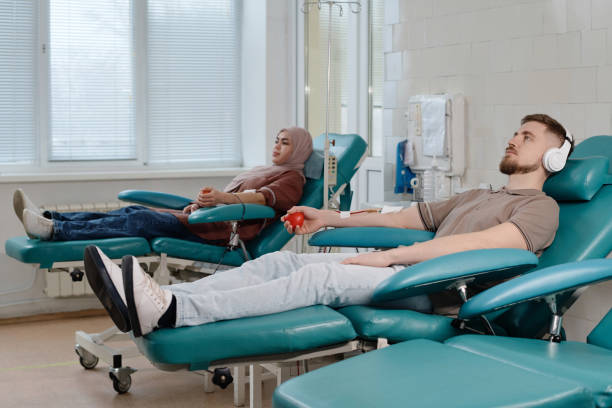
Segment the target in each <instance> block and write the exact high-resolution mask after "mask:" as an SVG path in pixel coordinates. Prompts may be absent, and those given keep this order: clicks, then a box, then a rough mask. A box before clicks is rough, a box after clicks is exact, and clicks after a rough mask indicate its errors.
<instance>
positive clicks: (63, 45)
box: [49, 0, 136, 161]
mask: <svg viewBox="0 0 612 408" xmlns="http://www.w3.org/2000/svg"><path fill="white" fill-rule="evenodd" d="M49 13H50V16H49V35H50V40H49V43H50V44H49V55H50V59H49V87H50V97H49V98H50V100H49V102H50V121H49V123H50V125H49V128H50V129H49V130H50V135H49V160H56V161H58V160H66V161H71V160H118V159H119V160H120V159H134V158H136V148H135V138H134V113H133V112H134V107H133V92H132V77H133V68H132V66H133V63H132V38H133V36H132V7H131V1H127V0H96V1H95V2H93V1H82V0H50V1H49Z"/></svg>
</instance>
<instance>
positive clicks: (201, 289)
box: [164, 251, 355, 295]
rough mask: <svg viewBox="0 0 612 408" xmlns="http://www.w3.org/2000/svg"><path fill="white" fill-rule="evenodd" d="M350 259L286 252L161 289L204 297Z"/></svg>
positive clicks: (279, 252) (338, 256)
mask: <svg viewBox="0 0 612 408" xmlns="http://www.w3.org/2000/svg"><path fill="white" fill-rule="evenodd" d="M354 255H355V254H351V253H342V254H338V253H334V254H296V253H294V252H289V251H277V252H272V253H270V254H266V255H263V256H260V257H259V258H257V259H254V260H252V261H248V262H245V263H244V264H242V266H239V267H237V268H233V269H229V270H226V271H219V272H217V273H215V274H214V275H211V276H207V277H204V278H202V279H199V280H197V281H195V282H186V283H179V284H176V285H170V286H164V289H168V290H169V291H171V292H172V293H174V294H182V295H191V294H204V293H207V292H208V291H211V290H216V291H226V290H231V289H238V288H243V287H247V286H255V285H260V284H262V283H264V282H267V281H270V280H273V279H278V278H281V277H284V276H287V275H289V274H291V273H293V272H295V271H297V270H298V269H300V268H302V267H303V266H306V265H308V264H312V263H323V262H340V261H342V260H343V259H344V258H347V257H349V256H354Z"/></svg>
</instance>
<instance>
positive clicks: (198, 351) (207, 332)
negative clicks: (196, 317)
mask: <svg viewBox="0 0 612 408" xmlns="http://www.w3.org/2000/svg"><path fill="white" fill-rule="evenodd" d="M355 337H356V333H355V331H354V330H353V327H352V326H351V323H350V322H349V321H348V319H346V318H345V317H344V316H342V315H341V314H340V313H337V312H335V311H334V310H332V309H330V308H328V307H326V306H320V305H319V306H311V307H307V308H302V309H296V310H291V311H288V312H283V313H277V314H272V315H266V316H257V317H248V318H243V319H236V320H227V321H222V322H216V323H209V324H203V325H200V326H192V327H180V328H176V329H161V330H156V331H154V332H152V333H150V334H148V335H146V336H144V337H140V338H138V339H136V343H137V344H138V346H139V348H140V350H141V351H142V352H143V354H145V355H146V356H147V357H148V358H149V359H150V360H151V361H154V362H155V363H157V364H169V365H175V364H178V365H189V369H190V370H203V369H207V368H208V367H209V366H210V365H211V363H213V362H214V361H219V360H225V359H231V358H241V359H244V357H251V356H252V357H255V356H264V355H272V354H285V353H295V352H300V351H304V350H310V349H314V348H317V347H327V346H330V345H333V344H338V343H344V342H346V341H349V340H352V339H354V338H355Z"/></svg>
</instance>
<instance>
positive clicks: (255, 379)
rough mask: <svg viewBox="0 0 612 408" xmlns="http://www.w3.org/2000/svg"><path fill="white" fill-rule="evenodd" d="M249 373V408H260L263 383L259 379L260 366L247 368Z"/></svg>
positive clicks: (255, 365)
mask: <svg viewBox="0 0 612 408" xmlns="http://www.w3.org/2000/svg"><path fill="white" fill-rule="evenodd" d="M249 371H250V381H249V382H250V384H249V391H250V392H249V396H250V400H251V401H250V408H261V405H262V404H261V403H262V388H263V381H262V378H261V374H262V373H261V366H260V365H259V364H253V365H251V366H250V367H249Z"/></svg>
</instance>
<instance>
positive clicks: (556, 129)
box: [521, 113, 574, 157]
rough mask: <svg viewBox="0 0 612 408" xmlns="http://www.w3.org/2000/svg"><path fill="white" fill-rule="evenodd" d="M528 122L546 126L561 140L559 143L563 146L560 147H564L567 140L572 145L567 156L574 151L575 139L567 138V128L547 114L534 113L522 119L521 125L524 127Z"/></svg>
mask: <svg viewBox="0 0 612 408" xmlns="http://www.w3.org/2000/svg"><path fill="white" fill-rule="evenodd" d="M527 122H538V123H541V124H543V125H544V126H546V129H548V131H549V132H551V133H553V134H554V135H556V136H557V137H558V138H559V141H561V145H560V146H559V147H561V146H563V143H564V142H565V141H566V140H567V141H568V142H569V143H570V151H569V153H568V154H567V156H568V157H569V156H570V154H572V152H573V151H574V138H572V140H569V139H567V138H566V137H565V128H564V127H563V125H562V124H561V123H559V122H557V121H556V120H555V119H553V118H551V117H550V116H548V115H546V114H545V113H534V114H531V115H527V116H525V117H524V118H523V119H521V125H524V124H525V123H527Z"/></svg>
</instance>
